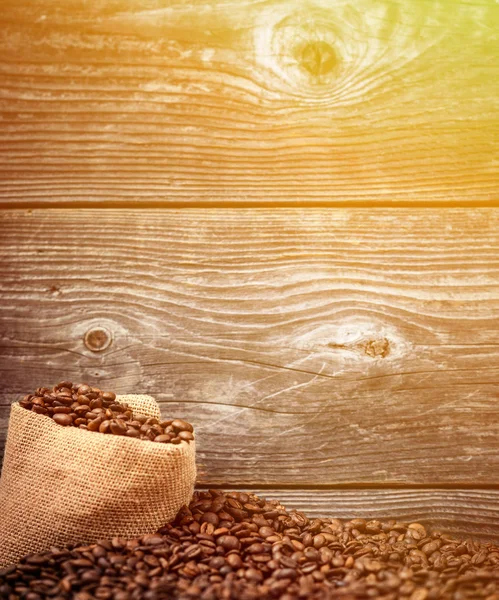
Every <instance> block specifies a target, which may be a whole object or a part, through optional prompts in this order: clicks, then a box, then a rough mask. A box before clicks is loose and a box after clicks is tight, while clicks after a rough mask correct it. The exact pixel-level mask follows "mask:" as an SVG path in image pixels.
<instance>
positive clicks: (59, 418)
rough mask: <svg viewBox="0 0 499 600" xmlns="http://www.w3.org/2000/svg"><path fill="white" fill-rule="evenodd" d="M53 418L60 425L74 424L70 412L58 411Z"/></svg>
mask: <svg viewBox="0 0 499 600" xmlns="http://www.w3.org/2000/svg"><path fill="white" fill-rule="evenodd" d="M52 418H53V419H54V421H55V422H56V423H57V424H58V425H64V426H65V427H67V426H68V425H72V424H73V419H72V418H71V417H70V416H69V415H68V414H64V413H57V414H55V415H54V416H53V417H52Z"/></svg>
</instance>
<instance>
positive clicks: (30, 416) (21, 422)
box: [0, 396, 196, 566]
mask: <svg viewBox="0 0 499 600" xmlns="http://www.w3.org/2000/svg"><path fill="white" fill-rule="evenodd" d="M118 400H121V401H123V402H127V403H128V404H129V405H130V407H131V408H132V409H133V410H134V411H136V412H138V413H142V414H145V415H147V416H151V417H159V416H160V412H159V407H158V405H157V403H156V401H155V400H154V399H153V398H151V397H150V396H120V397H118ZM195 451H196V450H195V443H194V442H191V443H190V444H188V443H187V442H181V443H180V444H178V445H175V444H160V443H157V442H150V441H145V440H140V439H134V438H126V437H122V436H117V435H110V434H100V433H97V432H91V431H84V430H82V429H78V428H76V427H61V426H60V425H58V424H57V423H55V422H54V421H53V420H52V419H50V418H49V417H46V416H43V415H38V414H36V413H34V412H31V411H28V410H26V409H24V408H22V407H21V406H19V404H18V403H15V404H13V405H12V408H11V414H10V421H9V431H8V435H7V444H6V447H5V457H4V464H3V469H2V477H1V480H0V565H1V566H5V565H8V564H11V563H14V562H16V561H17V560H18V559H19V558H21V557H22V556H24V555H25V554H28V553H32V552H41V551H43V550H47V549H48V548H49V547H51V546H58V547H61V546H64V545H66V544H70V543H78V542H82V543H92V542H95V541H97V540H99V539H103V538H110V537H113V536H121V537H124V538H131V537H135V536H139V535H144V534H146V533H154V532H155V531H156V530H157V529H158V528H159V527H161V526H162V525H164V524H165V523H167V522H168V521H170V520H172V519H173V518H174V517H175V515H176V513H177V512H178V510H179V509H180V508H181V506H182V505H184V504H188V502H189V501H190V499H191V497H192V494H193V489H194V482H195V479H196V463H195Z"/></svg>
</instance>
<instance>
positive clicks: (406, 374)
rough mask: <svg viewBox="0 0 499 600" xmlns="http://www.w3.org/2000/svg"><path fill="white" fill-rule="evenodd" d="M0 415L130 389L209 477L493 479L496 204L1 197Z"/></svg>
mask: <svg viewBox="0 0 499 600" xmlns="http://www.w3.org/2000/svg"><path fill="white" fill-rule="evenodd" d="M0 218H1V223H0V226H1V230H2V236H1V240H0V255H1V257H2V258H1V272H0V275H1V276H0V281H1V283H0V285H1V288H0V289H1V293H2V314H1V320H0V344H1V348H0V352H1V354H0V358H1V364H0V382H1V384H0V385H1V388H0V403H1V404H2V406H3V408H1V409H0V411H1V412H0V427H3V428H4V429H5V427H6V423H7V416H8V404H9V402H10V401H11V400H13V399H15V398H17V397H19V395H21V394H23V393H25V392H26V391H29V390H31V389H33V388H34V387H36V386H38V385H40V384H45V383H49V384H50V383H54V382H55V381H56V380H58V379H59V378H61V377H69V378H72V379H74V380H77V379H83V380H90V381H97V382H99V383H100V384H101V385H102V386H103V387H107V388H108V389H114V390H116V391H118V392H120V393H126V392H129V393H130V392H138V391H140V392H146V393H150V394H152V395H154V396H156V397H157V398H158V399H159V400H160V401H161V403H162V410H163V413H164V414H165V415H166V414H175V415H180V416H184V417H186V418H187V419H189V420H191V421H192V422H193V423H194V424H195V426H196V428H197V432H198V440H199V462H200V471H201V477H200V482H201V483H205V484H207V485H210V484H220V485H256V486H258V485H274V486H276V487H278V486H279V485H284V484H286V485H287V484H294V485H297V486H298V485H301V486H308V485H317V484H319V483H320V484H324V485H329V484H345V485H346V484H356V483H369V484H376V485H378V484H380V485H381V484H383V485H391V484H394V483H398V484H407V485H409V484H425V485H426V484H431V485H436V484H447V485H455V486H459V485H463V484H466V485H475V484H476V485H478V484H479V485H498V484H499V438H498V436H497V419H498V416H499V405H498V403H497V393H498V387H497V386H498V382H499V361H498V354H499V346H498V343H497V340H498V338H499V331H498V329H499V319H498V316H499V259H498V256H499V254H498V250H499V212H498V211H495V210H494V209H449V210H447V211H439V210H426V211H418V210H406V209H395V210H387V209H379V210H377V211H364V210H351V209H334V210H324V209H307V210H303V209H281V210H278V211H272V210H237V209H232V210H219V209H216V210H197V209H194V210H170V211H139V210H137V211H128V210H106V211H99V210H97V211H92V210H77V211H64V210H62V211H61V210H40V211H33V212H30V211H6V212H4V213H1V214H0Z"/></svg>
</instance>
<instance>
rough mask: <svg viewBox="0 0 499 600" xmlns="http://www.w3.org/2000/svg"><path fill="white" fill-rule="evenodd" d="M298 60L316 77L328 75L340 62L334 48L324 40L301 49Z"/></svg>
mask: <svg viewBox="0 0 499 600" xmlns="http://www.w3.org/2000/svg"><path fill="white" fill-rule="evenodd" d="M298 60H299V63H300V65H301V66H302V67H303V68H304V69H306V70H307V71H308V72H309V73H310V74H311V75H314V76H315V77H320V76H321V75H327V74H328V73H330V72H331V71H332V70H333V69H334V68H335V67H336V66H337V64H338V56H337V54H336V52H335V50H334V48H333V47H332V46H331V45H330V44H328V43H327V42H325V41H323V40H319V41H316V42H310V43H308V44H306V45H305V46H304V47H303V48H302V49H301V50H300V52H299V55H298Z"/></svg>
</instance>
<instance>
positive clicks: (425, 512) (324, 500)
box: [252, 489, 499, 543]
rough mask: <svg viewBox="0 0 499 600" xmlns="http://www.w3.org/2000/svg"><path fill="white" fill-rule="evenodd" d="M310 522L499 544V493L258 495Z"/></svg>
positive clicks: (380, 491) (299, 492) (271, 492)
mask: <svg viewBox="0 0 499 600" xmlns="http://www.w3.org/2000/svg"><path fill="white" fill-rule="evenodd" d="M252 491H254V492H255V493H256V494H258V495H259V496H261V497H263V498H274V499H277V500H280V501H281V502H282V504H284V506H286V507H287V508H295V509H296V510H300V511H303V512H304V513H305V514H306V515H307V516H309V517H334V518H336V519H342V520H346V519H355V518H361V519H378V520H380V521H383V520H389V519H396V520H398V521H402V522H406V523H410V522H414V521H417V522H419V523H423V524H424V525H425V526H427V527H429V528H432V529H438V530H440V531H443V532H446V533H450V534H452V535H455V536H458V537H461V538H465V537H472V538H473V539H479V540H483V541H494V542H496V543H497V542H499V491H498V490H445V489H434V490H422V489H403V490H402V489H401V490H389V489H369V490H366V489H354V490H351V489H348V490H287V489H284V490H283V489H263V490H256V491H255V490H252Z"/></svg>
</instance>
